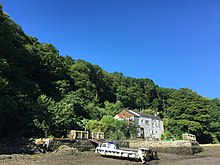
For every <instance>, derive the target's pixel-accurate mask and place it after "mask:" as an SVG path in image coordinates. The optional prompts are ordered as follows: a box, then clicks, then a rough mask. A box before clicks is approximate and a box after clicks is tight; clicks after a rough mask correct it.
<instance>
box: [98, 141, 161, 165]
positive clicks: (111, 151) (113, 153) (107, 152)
mask: <svg viewBox="0 0 220 165" xmlns="http://www.w3.org/2000/svg"><path fill="white" fill-rule="evenodd" d="M95 153H99V154H100V155H102V156H109V157H117V158H128V159H134V160H138V161H141V162H142V163H143V164H145V163H146V162H147V161H150V160H152V159H158V154H157V151H153V150H151V149H148V148H138V149H131V148H122V149H119V148H118V147H116V145H115V144H114V143H112V142H109V143H102V144H101V145H100V146H98V147H96V149H95Z"/></svg>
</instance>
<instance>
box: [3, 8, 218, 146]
mask: <svg viewBox="0 0 220 165" xmlns="http://www.w3.org/2000/svg"><path fill="white" fill-rule="evenodd" d="M125 108H129V109H136V110H137V111H142V112H145V113H150V114H158V116H159V117H161V118H162V119H163V121H164V124H165V130H166V132H165V135H164V136H174V137H176V138H178V137H180V136H181V134H182V133H184V132H189V133H193V134H195V135H196V136H197V137H198V140H199V142H202V143H210V142H218V140H220V100H219V99H208V98H204V97H202V96H200V95H199V94H197V93H195V92H193V91H192V90H190V89H186V88H182V89H169V88H162V87H159V86H158V85H156V84H155V83H154V82H153V81H152V80H150V79H147V78H143V79H137V78H132V77H125V76H124V75H123V74H122V73H117V72H115V73H108V72H106V71H104V70H103V69H102V68H100V67H99V66H97V65H93V64H91V63H89V62H86V61H83V60H74V59H72V58H71V57H69V56H61V55H60V54H59V51H58V50H57V49H56V48H55V47H54V46H53V45H51V44H47V43H40V42H39V41H38V40H37V38H34V37H31V36H27V35H26V34H25V33H24V32H23V31H22V28H21V27H20V26H19V25H17V24H16V23H15V22H14V21H13V20H12V19H11V18H10V17H9V16H8V15H7V14H6V13H4V12H3V10H2V7H1V6H0V137H1V138H7V137H32V136H38V137H42V136H56V137H61V136H65V135H66V132H67V130H69V129H85V127H86V125H87V127H88V124H87V123H88V122H92V121H93V123H94V121H99V120H102V121H105V120H108V121H110V120H112V119H109V118H108V117H109V116H114V115H115V114H117V113H119V112H120V111H121V110H122V109H125ZM103 116H104V118H103ZM104 123H106V124H108V122H104ZM99 124H100V123H99ZM117 124H118V127H120V128H121V129H123V128H124V127H123V126H122V125H121V124H122V123H116V125H111V127H112V128H113V127H114V129H115V131H117V128H118V127H117ZM105 130H108V129H107V127H106V129H105Z"/></svg>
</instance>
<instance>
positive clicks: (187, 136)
mask: <svg viewBox="0 0 220 165" xmlns="http://www.w3.org/2000/svg"><path fill="white" fill-rule="evenodd" d="M182 137H183V140H184V141H190V142H195V141H196V136H195V135H193V134H188V133H185V134H182Z"/></svg>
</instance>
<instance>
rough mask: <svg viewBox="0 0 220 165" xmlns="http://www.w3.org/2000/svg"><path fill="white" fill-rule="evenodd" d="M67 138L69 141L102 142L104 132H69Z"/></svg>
mask: <svg viewBox="0 0 220 165" xmlns="http://www.w3.org/2000/svg"><path fill="white" fill-rule="evenodd" d="M67 137H68V138H70V139H97V140H103V139H104V138H105V137H104V132H91V133H90V132H89V131H78V130H70V131H68V134H67Z"/></svg>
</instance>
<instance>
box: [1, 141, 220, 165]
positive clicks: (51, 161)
mask: <svg viewBox="0 0 220 165" xmlns="http://www.w3.org/2000/svg"><path fill="white" fill-rule="evenodd" d="M202 147H203V148H204V152H202V153H199V154H196V155H193V156H183V155H176V154H168V153H160V155H159V157H160V160H153V161H151V162H148V163H147V164H149V165H220V145H205V146H202ZM14 164H16V165H139V164H142V163H141V162H135V161H131V160H120V159H113V158H107V157H102V156H99V155H97V154H95V153H94V152H85V153H78V154H77V155H75V154H73V155H71V154H68V155H62V154H57V153H48V154H39V155H19V154H17V155H0V165H14Z"/></svg>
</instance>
